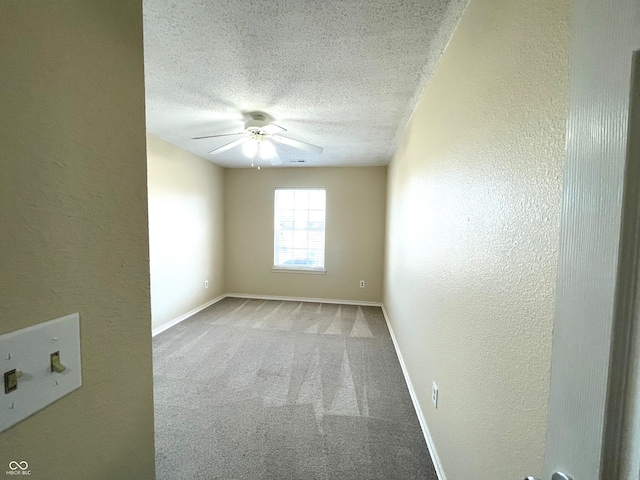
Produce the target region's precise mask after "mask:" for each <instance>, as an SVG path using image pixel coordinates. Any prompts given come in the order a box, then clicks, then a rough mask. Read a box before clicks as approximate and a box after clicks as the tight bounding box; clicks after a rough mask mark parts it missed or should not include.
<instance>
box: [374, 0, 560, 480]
mask: <svg viewBox="0 0 640 480" xmlns="http://www.w3.org/2000/svg"><path fill="white" fill-rule="evenodd" d="M569 10H570V5H569V1H568V0H562V1H557V0H538V1H536V2H527V1H524V0H516V1H513V0H501V1H496V0H471V3H470V5H469V7H468V9H467V11H466V12H465V14H464V15H463V18H462V20H461V23H460V25H459V27H458V29H457V31H456V32H455V34H454V36H453V38H452V40H451V42H450V44H449V46H448V47H447V49H446V51H445V53H444V55H443V57H442V59H441V61H440V64H439V66H438V68H437V70H436V72H435V74H434V75H433V77H432V78H431V80H430V83H429V84H428V86H427V88H426V90H425V92H424V94H423V95H422V98H421V100H420V102H419V105H418V107H417V110H416V111H415V112H414V115H413V117H412V120H411V122H410V124H409V126H408V128H407V130H406V132H405V135H404V138H403V142H402V145H401V147H400V149H399V151H398V152H397V154H396V156H395V158H394V160H393V162H392V163H391V165H390V167H389V178H388V190H389V192H388V193H389V195H388V204H387V218H388V224H387V243H386V252H387V256H386V265H385V267H386V271H385V292H384V303H385V306H386V308H387V309H388V312H389V315H390V317H391V322H392V326H393V329H394V330H395V334H396V335H397V338H398V342H399V345H400V350H401V353H402V355H403V357H404V359H405V361H406V364H407V369H408V371H409V375H410V377H411V380H412V383H413V385H414V387H415V390H416V392H417V396H418V398H419V402H420V405H421V409H422V411H423V412H424V415H425V417H426V420H427V424H428V426H429V430H430V432H431V434H432V437H433V440H434V443H435V446H436V449H437V452H438V454H439V457H440V459H441V462H442V464H443V467H444V471H445V474H446V476H447V478H448V479H449V480H459V479H464V478H473V479H475V480H494V479H507V478H524V477H525V476H526V475H529V474H537V473H539V472H540V471H541V469H542V458H543V452H544V442H545V431H546V420H547V404H548V394H549V368H550V354H551V330H552V318H553V307H554V288H555V281H556V267H557V245H558V227H559V214H560V196H561V177H562V172H563V165H564V143H565V136H564V131H565V122H566V116H567V77H568V66H567V65H568V25H567V23H568V17H569ZM432 381H436V383H437V384H438V387H439V393H440V397H439V405H438V409H437V410H436V409H435V408H434V407H433V406H432V404H431V399H430V393H431V392H430V390H431V388H430V387H431V382H432Z"/></svg>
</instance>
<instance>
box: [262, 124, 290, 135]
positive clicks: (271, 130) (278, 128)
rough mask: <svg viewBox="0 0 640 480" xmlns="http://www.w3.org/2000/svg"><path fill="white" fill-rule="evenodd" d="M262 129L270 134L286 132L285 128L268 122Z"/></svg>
mask: <svg viewBox="0 0 640 480" xmlns="http://www.w3.org/2000/svg"><path fill="white" fill-rule="evenodd" d="M262 130H264V131H265V132H267V133H268V134H270V135H272V134H274V133H280V132H286V131H287V129H286V128H284V127H281V126H280V125H276V124H275V123H269V124H267V125H265V126H264V127H262Z"/></svg>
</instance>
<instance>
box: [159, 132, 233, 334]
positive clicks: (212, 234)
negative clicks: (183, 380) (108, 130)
mask: <svg viewBox="0 0 640 480" xmlns="http://www.w3.org/2000/svg"><path fill="white" fill-rule="evenodd" d="M147 158H148V165H147V178H148V179H149V187H148V188H149V255H150V267H151V311H152V325H153V328H157V327H159V326H161V325H163V324H165V323H167V322H169V321H171V320H173V319H175V318H177V317H179V316H181V315H183V314H185V313H187V312H189V311H191V310H193V309H194V308H196V307H199V306H200V305H203V304H205V303H206V302H208V301H209V300H212V299H214V298H216V297H218V296H220V295H222V294H223V293H225V290H224V278H223V275H224V250H223V249H224V243H223V242H224V211H223V201H224V197H223V191H224V169H223V168H222V167H219V166H217V165H215V164H214V163H211V162H210V161H208V160H205V159H204V158H200V157H198V156H196V155H194V154H193V153H189V152H186V151H184V150H182V149H181V148H178V147H176V146H175V145H172V144H170V143H168V142H165V141H164V140H160V139H159V138H157V137H155V136H153V135H147ZM205 280H209V288H205V287H204V281H205Z"/></svg>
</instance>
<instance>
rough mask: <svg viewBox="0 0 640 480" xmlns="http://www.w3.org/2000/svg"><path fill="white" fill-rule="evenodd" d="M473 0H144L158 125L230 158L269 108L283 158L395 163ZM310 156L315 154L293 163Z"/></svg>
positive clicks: (162, 131)
mask: <svg viewBox="0 0 640 480" xmlns="http://www.w3.org/2000/svg"><path fill="white" fill-rule="evenodd" d="M466 3H467V2H466V0H395V1H392V0H358V1H346V0H345V1H339V0H314V1H309V0H297V1H294V0H289V1H287V0H264V1H256V0H242V1H240V0H236V1H232V0H214V1H206V0H200V1H197V0H181V1H179V2H178V1H170V0H144V3H143V5H144V43H145V81H146V97H147V130H148V131H149V132H151V133H153V134H154V135H157V136H158V137H160V138H163V139H164V140H167V141H169V142H171V143H174V144H175V145H178V146H179V147H182V148H184V149H186V150H189V151H191V152H193V153H195V154H197V155H200V156H202V157H204V158H208V159H210V160H211V161H213V162H215V163H217V164H219V165H222V166H225V167H248V166H250V164H251V161H250V160H249V159H248V158H246V157H245V156H244V155H243V154H242V148H241V147H240V148H237V147H236V148H234V149H231V150H228V151H226V152H224V153H221V154H219V155H209V154H208V153H207V152H209V151H211V150H213V149H214V148H217V147H219V146H221V145H224V144H225V143H228V142H229V141H231V140H233V139H234V138H233V137H231V138H228V137H227V138H213V139H207V140H191V137H197V136H204V135H214V134H223V133H236V132H241V131H242V130H243V124H244V121H245V120H246V119H247V118H248V117H247V114H248V113H249V112H253V111H260V112H264V113H266V114H268V115H269V116H270V117H271V119H272V121H273V122H274V123H276V124H278V125H280V126H282V127H284V128H286V129H287V132H285V133H284V134H283V135H284V136H288V137H291V138H295V139H298V140H302V141H304V142H307V143H312V144H315V145H319V146H322V147H324V152H323V153H322V154H315V153H310V152H306V151H304V150H299V149H296V148H293V147H288V146H285V145H281V144H278V145H277V150H278V153H279V154H280V156H281V158H282V160H283V166H292V165H302V166H305V165H306V166H354V165H386V164H387V163H388V162H389V160H391V157H392V156H393V154H394V152H395V150H396V148H397V145H398V141H399V138H400V136H401V134H402V131H403V130H404V127H405V125H406V124H407V122H408V120H409V118H410V116H411V113H412V112H413V109H414V107H415V104H416V102H417V99H418V98H419V95H420V93H421V92H422V90H423V89H424V86H425V85H426V82H427V80H428V78H429V76H430V74H431V72H432V71H433V69H434V68H435V66H436V63H437V61H438V59H439V58H440V55H441V53H442V51H443V50H444V47H445V46H446V43H447V42H448V40H449V38H450V37H451V34H452V33H453V30H454V29H455V26H456V25H457V22H458V19H459V18H460V16H461V14H462V11H463V10H464V7H465V6H466ZM297 160H305V161H306V163H296V164H294V163H290V162H292V161H297Z"/></svg>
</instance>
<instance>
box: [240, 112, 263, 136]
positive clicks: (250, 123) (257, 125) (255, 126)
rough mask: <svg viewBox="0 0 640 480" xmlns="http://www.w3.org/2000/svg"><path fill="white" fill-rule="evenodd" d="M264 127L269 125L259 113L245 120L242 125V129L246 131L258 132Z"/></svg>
mask: <svg viewBox="0 0 640 480" xmlns="http://www.w3.org/2000/svg"><path fill="white" fill-rule="evenodd" d="M265 125H269V121H268V120H267V117H266V115H263V114H261V113H253V114H251V120H247V122H246V123H245V124H244V129H245V130H247V131H252V132H255V131H260V130H261V129H262V128H263V127H264V126H265Z"/></svg>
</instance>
